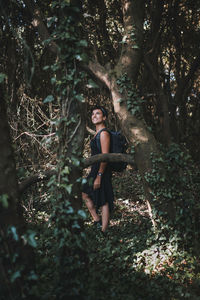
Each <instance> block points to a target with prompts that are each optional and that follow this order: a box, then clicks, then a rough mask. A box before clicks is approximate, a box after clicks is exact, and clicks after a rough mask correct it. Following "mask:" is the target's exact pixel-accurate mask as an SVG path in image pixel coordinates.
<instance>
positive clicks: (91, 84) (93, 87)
mask: <svg viewBox="0 0 200 300" xmlns="http://www.w3.org/2000/svg"><path fill="white" fill-rule="evenodd" d="M87 87H88V88H89V89H97V88H99V86H98V85H97V84H96V83H95V82H94V81H93V80H92V79H89V80H88V84H87Z"/></svg>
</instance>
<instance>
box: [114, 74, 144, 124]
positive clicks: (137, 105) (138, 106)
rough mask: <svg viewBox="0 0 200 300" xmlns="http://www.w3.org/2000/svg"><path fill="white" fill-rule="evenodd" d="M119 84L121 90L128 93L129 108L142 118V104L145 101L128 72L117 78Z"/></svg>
mask: <svg viewBox="0 0 200 300" xmlns="http://www.w3.org/2000/svg"><path fill="white" fill-rule="evenodd" d="M117 84H118V86H119V92H120V93H121V94H123V95H126V106H127V109H128V110H129V111H130V112H131V114H133V115H134V116H136V117H137V118H139V119H140V118H141V117H142V104H143V103H144V100H143V99H142V98H141V97H140V96H139V93H138V91H137V90H136V88H135V87H134V86H133V83H132V82H131V79H130V78H128V76H127V74H123V75H122V76H121V77H120V78H118V79H117Z"/></svg>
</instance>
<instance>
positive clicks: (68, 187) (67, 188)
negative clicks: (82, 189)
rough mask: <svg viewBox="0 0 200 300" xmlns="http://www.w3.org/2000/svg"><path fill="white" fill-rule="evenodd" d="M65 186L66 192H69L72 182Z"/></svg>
mask: <svg viewBox="0 0 200 300" xmlns="http://www.w3.org/2000/svg"><path fill="white" fill-rule="evenodd" d="M65 188H66V190H67V192H68V193H69V194H71V192H72V184H69V185H66V187H65Z"/></svg>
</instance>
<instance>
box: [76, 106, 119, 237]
mask: <svg viewBox="0 0 200 300" xmlns="http://www.w3.org/2000/svg"><path fill="white" fill-rule="evenodd" d="M107 115H108V114H107V111H106V109H105V108H104V107H102V106H96V107H94V108H93V109H92V116H91V119H92V123H93V124H94V125H95V127H96V134H95V136H94V138H93V139H92V140H91V143H90V147H91V155H92V156H93V155H96V154H100V153H109V152H110V133H109V132H108V131H107V129H106V126H105V120H106V118H107ZM97 134H100V144H101V150H99V148H98V146H97ZM111 177H112V172H111V170H110V168H109V165H108V164H107V163H106V162H101V163H95V164H93V165H92V167H91V171H90V173H89V175H88V177H87V183H86V184H85V185H84V186H83V193H82V197H83V200H84V201H85V203H86V206H87V208H88V210H89V212H90V214H91V216H92V218H93V220H94V224H96V225H97V226H99V227H101V226H102V227H101V230H102V233H104V232H105V231H106V230H107V228H108V225H109V219H110V212H111V211H112V210H113V201H114V194H113V188H112V179H111ZM100 207H101V209H102V220H101V218H100V216H99V215H98V209H99V208H100Z"/></svg>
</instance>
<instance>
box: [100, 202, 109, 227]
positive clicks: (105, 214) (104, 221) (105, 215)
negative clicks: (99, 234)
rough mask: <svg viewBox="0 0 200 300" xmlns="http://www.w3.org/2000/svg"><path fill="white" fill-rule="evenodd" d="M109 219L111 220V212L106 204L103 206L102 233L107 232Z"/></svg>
mask: <svg viewBox="0 0 200 300" xmlns="http://www.w3.org/2000/svg"><path fill="white" fill-rule="evenodd" d="M109 218H110V212H109V205H108V203H106V204H105V205H103V206H102V231H103V232H105V231H106V229H107V228H108V225H109Z"/></svg>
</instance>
